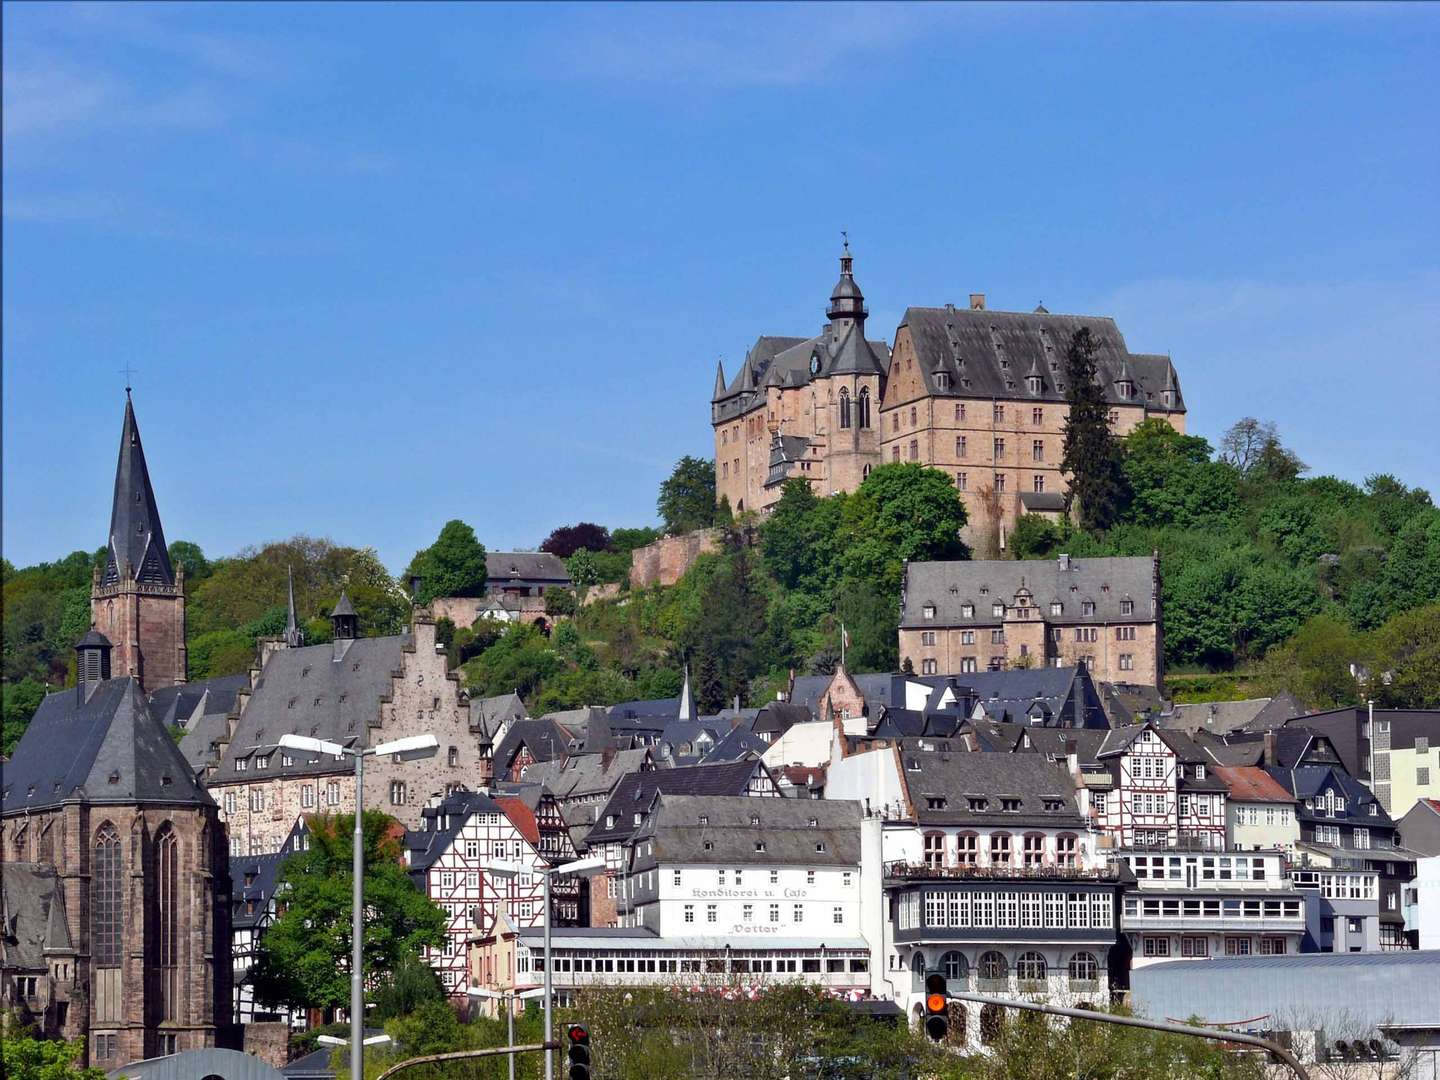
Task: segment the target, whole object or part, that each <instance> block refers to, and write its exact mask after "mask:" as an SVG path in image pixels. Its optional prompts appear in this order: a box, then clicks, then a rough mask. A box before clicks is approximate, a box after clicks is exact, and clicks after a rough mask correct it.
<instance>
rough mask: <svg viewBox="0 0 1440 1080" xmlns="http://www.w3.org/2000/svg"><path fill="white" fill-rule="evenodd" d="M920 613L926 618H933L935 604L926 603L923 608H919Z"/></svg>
mask: <svg viewBox="0 0 1440 1080" xmlns="http://www.w3.org/2000/svg"><path fill="white" fill-rule="evenodd" d="M920 614H921V615H922V616H923V617H924V618H926V619H933V618H935V605H934V604H926V605H925V606H924V607H923V608H921V609H920Z"/></svg>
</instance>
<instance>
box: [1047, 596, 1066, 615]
mask: <svg viewBox="0 0 1440 1080" xmlns="http://www.w3.org/2000/svg"><path fill="white" fill-rule="evenodd" d="M1064 613H1065V605H1064V604H1062V603H1061V602H1060V601H1059V600H1055V601H1053V602H1052V603H1051V604H1050V614H1051V615H1063V614H1064Z"/></svg>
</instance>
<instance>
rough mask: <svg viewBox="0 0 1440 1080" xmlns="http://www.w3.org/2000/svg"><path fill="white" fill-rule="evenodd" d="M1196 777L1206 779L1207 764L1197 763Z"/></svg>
mask: <svg viewBox="0 0 1440 1080" xmlns="http://www.w3.org/2000/svg"><path fill="white" fill-rule="evenodd" d="M1195 779H1196V780H1204V779H1205V766H1204V765H1199V764H1197V765H1196V766H1195Z"/></svg>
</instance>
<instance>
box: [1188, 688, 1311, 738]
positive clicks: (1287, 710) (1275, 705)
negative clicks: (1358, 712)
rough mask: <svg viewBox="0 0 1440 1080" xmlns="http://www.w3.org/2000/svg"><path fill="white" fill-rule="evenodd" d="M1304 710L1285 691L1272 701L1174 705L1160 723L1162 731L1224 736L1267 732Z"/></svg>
mask: <svg viewBox="0 0 1440 1080" xmlns="http://www.w3.org/2000/svg"><path fill="white" fill-rule="evenodd" d="M1304 711H1305V710H1304V708H1303V707H1302V706H1301V705H1300V703H1299V702H1298V701H1296V700H1295V698H1294V697H1293V696H1291V694H1290V693H1289V692H1288V691H1282V692H1281V693H1279V694H1277V695H1276V696H1275V697H1273V698H1268V697H1265V698H1249V699H1247V700H1245V701H1209V702H1203V703H1201V704H1199V705H1176V706H1175V708H1174V711H1173V712H1171V714H1170V715H1169V716H1166V717H1163V718H1162V719H1161V721H1160V723H1161V726H1162V727H1167V728H1179V729H1180V730H1183V731H1188V732H1190V733H1191V734H1194V733H1195V732H1197V731H1210V732H1214V733H1215V734H1217V735H1224V734H1227V733H1228V732H1231V731H1235V730H1237V729H1239V728H1248V729H1250V730H1256V731H1259V730H1266V729H1268V728H1271V727H1278V726H1279V725H1280V724H1281V723H1283V722H1284V721H1286V720H1288V719H1290V718H1291V717H1294V716H1300V715H1302V714H1303V713H1304Z"/></svg>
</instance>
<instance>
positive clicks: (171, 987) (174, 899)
mask: <svg viewBox="0 0 1440 1080" xmlns="http://www.w3.org/2000/svg"><path fill="white" fill-rule="evenodd" d="M155 868H156V877H157V879H158V880H157V882H156V894H157V896H156V900H157V903H156V907H157V909H158V912H157V913H158V915H159V923H160V956H159V960H160V993H161V999H160V1004H161V1010H162V1011H161V1015H162V1016H164V1017H165V1019H166V1020H178V1019H179V1018H180V1001H179V999H180V842H179V840H178V839H177V838H176V836H175V830H174V829H172V828H171V827H170V826H169V825H166V826H164V827H163V828H162V829H161V830H160V834H159V835H158V836H157V837H156V838H155Z"/></svg>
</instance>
